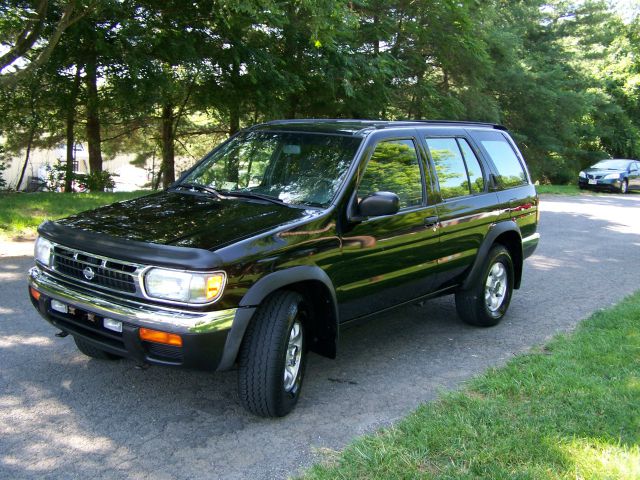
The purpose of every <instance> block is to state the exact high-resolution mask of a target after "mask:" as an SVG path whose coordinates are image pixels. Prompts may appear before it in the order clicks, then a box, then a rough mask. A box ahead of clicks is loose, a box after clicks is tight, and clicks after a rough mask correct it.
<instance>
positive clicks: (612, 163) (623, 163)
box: [591, 160, 629, 170]
mask: <svg viewBox="0 0 640 480" xmlns="http://www.w3.org/2000/svg"><path fill="white" fill-rule="evenodd" d="M628 166H629V160H601V161H599V162H598V163H596V164H595V165H594V166H593V167H591V168H603V169H606V170H626V169H627V167H628Z"/></svg>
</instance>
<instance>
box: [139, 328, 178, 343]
mask: <svg viewBox="0 0 640 480" xmlns="http://www.w3.org/2000/svg"><path fill="white" fill-rule="evenodd" d="M139 332H140V340H146V341H147V342H153V343H164V344H165V345H173V346H175V347H181V346H182V337H181V336H180V335H176V334H175V333H168V332H161V331H159V330H151V329H150V328H141V329H140V330H139Z"/></svg>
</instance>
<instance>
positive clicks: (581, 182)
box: [578, 178, 622, 192]
mask: <svg viewBox="0 0 640 480" xmlns="http://www.w3.org/2000/svg"><path fill="white" fill-rule="evenodd" d="M596 182H597V183H596V184H590V183H589V181H588V180H587V179H586V178H578V187H580V188H587V189H590V190H607V191H610V192H617V191H618V190H620V186H621V183H622V182H621V181H620V180H619V179H617V178H614V179H609V180H602V179H599V180H596Z"/></svg>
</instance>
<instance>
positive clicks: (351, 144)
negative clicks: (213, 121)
mask: <svg viewBox="0 0 640 480" xmlns="http://www.w3.org/2000/svg"><path fill="white" fill-rule="evenodd" d="M360 142H361V139H360V138H354V137H346V136H338V135H318V134H309V133H281V132H248V133H245V134H243V135H240V136H238V137H236V138H235V139H233V140H231V141H230V142H229V143H227V144H226V145H224V146H222V148H220V149H218V150H216V151H215V152H213V153H212V154H211V155H210V156H209V157H207V158H205V159H204V160H203V161H202V162H201V163H200V165H198V166H197V167H196V168H195V170H194V171H193V172H191V173H190V174H189V175H188V176H187V177H185V178H184V179H183V180H182V182H181V183H195V184H199V185H206V186H208V187H211V188H214V189H216V190H218V191H220V192H222V193H224V192H234V191H237V192H252V193H258V194H262V195H269V196H272V197H276V198H279V199H280V200H282V201H283V202H285V203H291V204H307V205H317V206H324V205H327V204H328V203H329V202H330V201H331V200H332V199H333V197H334V195H335V193H336V191H337V189H338V187H339V186H340V183H341V182H342V180H343V178H344V175H345V174H346V171H347V169H348V168H349V165H350V164H351V161H352V160H353V157H354V155H355V153H356V150H357V148H358V145H359V144H360Z"/></svg>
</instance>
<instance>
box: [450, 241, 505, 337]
mask: <svg viewBox="0 0 640 480" xmlns="http://www.w3.org/2000/svg"><path fill="white" fill-rule="evenodd" d="M513 279H514V275H513V260H512V259H511V255H510V254H509V250H507V249H506V248H505V247H504V246H502V245H495V246H493V248H491V250H490V251H489V255H488V256H487V258H486V259H485V261H484V264H483V266H482V270H481V274H480V275H479V276H478V278H477V280H476V281H475V282H474V283H473V285H471V287H470V288H469V289H466V290H459V291H458V292H456V310H457V311H458V315H460V317H461V318H462V320H463V321H465V322H466V323H469V324H471V325H477V326H480V327H491V326H493V325H497V324H498V323H499V322H500V320H502V317H504V315H505V313H507V309H508V308H509V303H510V302H511V295H512V294H513Z"/></svg>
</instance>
